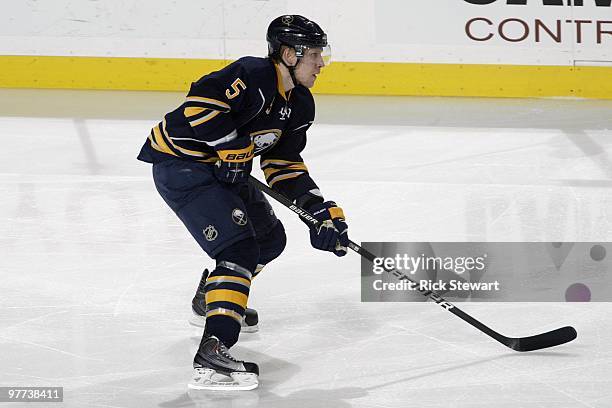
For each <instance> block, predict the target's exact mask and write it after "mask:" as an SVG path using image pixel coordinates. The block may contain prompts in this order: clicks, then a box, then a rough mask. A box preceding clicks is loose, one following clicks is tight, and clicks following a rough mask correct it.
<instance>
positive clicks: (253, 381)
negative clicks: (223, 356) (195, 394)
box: [187, 368, 259, 391]
mask: <svg viewBox="0 0 612 408" xmlns="http://www.w3.org/2000/svg"><path fill="white" fill-rule="evenodd" d="M258 385H259V379H258V377H257V374H254V373H242V372H234V373H231V374H230V376H229V377H228V376H225V375H222V374H218V373H217V372H216V371H215V370H212V369H210V368H206V369H199V370H196V373H195V374H194V376H193V379H192V380H191V382H190V383H189V384H187V387H188V388H190V389H192V390H210V391H219V390H222V391H249V390H254V389H255V388H257V386H258Z"/></svg>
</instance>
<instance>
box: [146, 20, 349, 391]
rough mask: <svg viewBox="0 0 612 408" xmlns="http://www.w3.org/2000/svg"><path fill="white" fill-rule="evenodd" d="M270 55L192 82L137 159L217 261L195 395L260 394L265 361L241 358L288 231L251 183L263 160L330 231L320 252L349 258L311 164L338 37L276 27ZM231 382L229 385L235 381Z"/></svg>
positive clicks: (204, 311)
mask: <svg viewBox="0 0 612 408" xmlns="http://www.w3.org/2000/svg"><path fill="white" fill-rule="evenodd" d="M267 41H268V57H267V58H256V57H244V58H241V59H239V60H238V61H236V62H234V63H232V64H230V65H228V66H227V67H225V68H224V69H222V70H220V71H217V72H213V73H211V74H208V75H206V76H204V77H202V78H200V79H199V80H198V81H196V82H194V83H193V84H192V85H191V89H190V90H189V93H188V94H187V97H186V99H185V101H184V103H183V104H182V105H181V106H179V107H178V108H177V109H175V110H174V111H172V112H170V113H168V114H166V115H165V117H164V119H163V120H162V121H161V123H159V124H158V125H157V126H155V127H154V128H153V129H152V130H151V134H150V135H149V137H148V139H147V141H146V142H145V144H144V146H143V147H142V150H141V152H140V154H139V156H138V159H139V160H142V161H145V162H148V163H152V164H153V179H154V182H155V186H156V188H157V190H158V192H159V194H160V195H161V196H162V198H163V199H164V201H165V202H166V203H167V204H168V206H169V207H170V208H171V209H172V210H173V211H174V212H175V213H176V215H177V216H178V217H179V219H180V220H181V221H182V222H183V223H184V224H185V227H187V229H188V230H189V232H190V233H191V235H192V236H193V237H194V238H195V240H196V241H197V242H198V244H199V245H200V246H201V247H202V249H203V250H204V251H205V252H206V253H207V254H208V255H209V256H210V257H211V258H213V259H215V261H216V267H215V269H214V270H212V271H210V273H209V272H208V271H204V274H203V276H202V280H201V282H200V285H199V287H198V291H197V293H196V297H195V299H194V301H193V309H194V312H196V313H197V314H198V315H201V316H202V318H203V319H204V318H205V328H204V334H203V336H202V341H201V343H200V346H199V349H198V352H197V354H196V356H195V358H194V361H193V366H194V369H195V375H194V378H193V380H192V382H191V383H190V384H189V387H190V388H195V389H241V390H247V389H253V388H255V387H257V385H258V375H259V369H258V367H257V365H256V364H255V363H250V362H244V361H240V360H238V359H236V358H234V357H233V356H232V355H231V354H230V353H229V349H230V348H231V347H232V346H233V345H234V344H235V343H236V342H237V341H238V337H239V332H240V328H241V324H242V325H245V326H251V327H247V328H250V329H254V327H252V326H254V325H255V324H256V323H257V322H256V319H257V314H256V312H255V311H254V310H252V309H248V313H247V318H246V319H245V318H244V316H245V311H246V310H247V300H248V296H249V291H250V287H251V280H252V279H253V278H254V277H255V276H256V275H257V274H258V273H259V272H260V271H261V270H262V268H263V267H264V265H265V264H267V263H268V262H270V261H272V260H273V259H275V258H276V257H278V256H279V255H280V254H281V252H282V251H283V249H284V247H285V242H286V236H285V231H284V228H283V225H282V224H281V222H280V221H279V220H278V219H277V218H276V216H275V215H274V212H273V211H272V208H271V206H270V204H269V203H268V201H267V200H266V199H265V197H264V196H263V194H262V193H261V192H260V191H258V190H256V189H255V188H254V187H253V186H252V185H251V184H250V183H248V178H249V174H250V172H251V168H252V163H253V158H254V157H255V156H260V165H261V168H262V169H263V171H264V175H265V178H266V181H267V183H268V185H269V186H270V187H272V188H273V189H275V190H277V191H279V192H281V193H282V194H284V195H286V196H287V197H289V198H290V199H291V200H293V201H294V202H296V203H297V204H298V205H299V206H301V207H302V208H305V209H306V210H308V211H309V212H310V213H312V214H313V215H314V216H315V217H316V218H317V220H319V221H320V222H321V224H320V225H321V226H320V228H318V229H311V230H310V241H311V244H312V246H313V247H314V248H317V249H320V250H324V251H330V252H333V253H334V254H336V255H337V256H343V255H345V254H346V247H347V245H348V235H347V225H346V222H345V219H344V214H343V212H342V209H340V208H339V207H338V206H337V205H336V204H335V203H334V202H333V201H326V200H324V199H323V196H322V195H321V193H320V191H319V189H318V187H317V185H316V184H315V182H314V181H313V180H312V178H311V177H310V175H309V173H308V169H307V167H306V165H305V164H304V161H303V160H302V157H301V156H300V152H301V151H302V150H303V149H304V147H305V145H306V132H307V130H308V128H309V127H310V126H311V124H312V122H313V120H314V115H315V106H314V99H313V97H312V95H311V93H310V91H309V88H311V87H312V86H313V85H314V83H315V81H316V78H317V75H318V74H319V73H320V72H321V69H322V68H323V67H324V66H325V64H326V58H327V57H328V55H329V46H328V44H327V36H326V34H325V33H324V32H323V30H322V29H321V28H320V27H319V25H317V24H316V23H315V22H313V21H310V20H308V19H307V18H305V17H302V16H299V15H285V16H281V17H278V18H276V19H274V20H273V21H272V22H271V23H270V25H269V27H268V31H267ZM228 377H229V378H228Z"/></svg>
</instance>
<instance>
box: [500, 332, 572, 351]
mask: <svg viewBox="0 0 612 408" xmlns="http://www.w3.org/2000/svg"><path fill="white" fill-rule="evenodd" d="M577 336H578V333H576V329H574V328H573V327H571V326H565V327H561V328H560V329H556V330H552V331H549V332H546V333H542V334H537V335H535V336H530V337H520V338H515V339H511V342H510V344H507V346H508V347H510V348H512V349H513V350H516V351H533V350H541V349H544V348H548V347H554V346H559V345H561V344H565V343H568V342H570V341H572V340H574V339H575V338H576V337H577Z"/></svg>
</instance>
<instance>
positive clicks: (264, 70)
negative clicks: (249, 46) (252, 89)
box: [233, 57, 276, 83]
mask: <svg viewBox="0 0 612 408" xmlns="http://www.w3.org/2000/svg"><path fill="white" fill-rule="evenodd" d="M233 64H235V65H236V66H237V67H239V69H240V70H241V71H243V72H245V73H246V74H247V76H248V77H249V78H250V79H251V81H255V82H260V81H263V82H264V83H266V81H267V82H269V81H276V72H275V71H274V69H273V67H272V66H271V64H270V61H269V60H268V59H267V58H261V57H242V58H240V59H238V60H236V61H235V62H233ZM272 83H275V82H272Z"/></svg>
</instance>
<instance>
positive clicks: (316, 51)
mask: <svg viewBox="0 0 612 408" xmlns="http://www.w3.org/2000/svg"><path fill="white" fill-rule="evenodd" d="M302 59H303V60H304V62H306V63H311V64H319V65H321V64H322V65H323V66H327V65H329V64H331V47H330V46H329V44H328V45H326V46H325V47H308V46H302Z"/></svg>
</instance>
